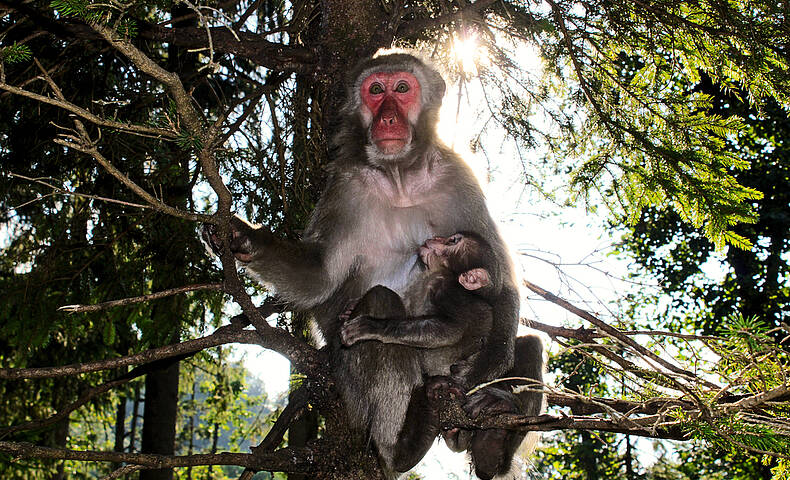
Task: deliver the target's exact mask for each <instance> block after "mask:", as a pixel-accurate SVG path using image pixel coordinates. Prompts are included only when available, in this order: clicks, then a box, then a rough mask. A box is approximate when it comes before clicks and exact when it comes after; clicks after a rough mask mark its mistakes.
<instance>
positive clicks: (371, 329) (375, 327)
mask: <svg viewBox="0 0 790 480" xmlns="http://www.w3.org/2000/svg"><path fill="white" fill-rule="evenodd" d="M382 328H383V325H382V321H381V320H378V319H375V318H371V317H369V316H367V315H360V316H358V317H354V318H352V319H351V320H349V321H347V322H346V323H344V324H343V326H342V327H340V340H341V341H342V342H343V345H345V346H347V347H350V346H351V345H353V344H355V343H357V342H361V341H362V340H379V339H380V338H381V337H380V335H379V332H381V331H382Z"/></svg>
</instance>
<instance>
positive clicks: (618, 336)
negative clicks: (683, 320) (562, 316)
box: [523, 280, 721, 390]
mask: <svg viewBox="0 0 790 480" xmlns="http://www.w3.org/2000/svg"><path fill="white" fill-rule="evenodd" d="M523 284H524V286H526V287H527V288H529V289H530V290H532V291H533V292H535V293H537V294H538V295H540V296H541V297H543V298H545V299H546V300H548V301H550V302H552V303H554V304H556V305H559V306H560V307H562V308H564V309H565V310H568V311H569V312H572V313H574V314H576V315H578V316H579V317H581V318H583V319H585V320H587V321H588V322H590V323H592V324H593V325H595V326H596V327H598V328H599V329H600V330H601V331H602V332H604V333H606V334H607V335H608V336H609V337H611V338H613V339H615V340H617V341H619V342H620V343H622V344H623V345H626V346H628V347H631V348H633V349H634V350H635V351H636V352H637V353H639V354H640V355H642V356H643V357H645V358H646V359H649V360H651V361H653V362H655V363H656V364H658V365H661V366H662V367H664V368H666V369H667V370H669V371H670V372H672V373H675V374H677V375H679V376H681V377H683V378H685V379H687V380H690V381H693V382H695V383H696V382H699V384H702V385H705V386H706V387H708V388H711V389H715V390H719V389H721V387H720V386H718V385H716V384H714V383H712V382H710V381H708V380H704V379H701V378H699V377H697V376H696V375H694V374H693V373H691V372H689V371H688V370H684V369H682V368H680V367H678V366H677V365H673V364H672V363H669V362H668V361H666V360H664V359H663V358H661V357H659V356H658V355H656V354H655V353H653V352H651V351H650V350H648V349H647V348H645V347H644V346H642V345H640V344H638V343H636V342H635V341H634V340H633V339H631V338H629V337H628V336H627V335H624V334H623V333H622V332H621V331H619V330H618V329H616V328H614V327H611V326H609V325H607V324H606V323H605V322H603V321H602V320H601V319H599V318H598V317H596V316H594V315H592V314H591V313H589V312H586V311H584V310H582V309H580V308H578V307H576V306H575V305H573V304H571V303H570V302H568V301H566V300H563V299H562V298H560V297H558V296H556V295H554V294H553V293H550V292H548V291H546V290H544V289H542V288H540V287H539V286H537V285H535V284H533V283H531V282H529V281H527V280H523Z"/></svg>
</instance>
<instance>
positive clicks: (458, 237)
mask: <svg viewBox="0 0 790 480" xmlns="http://www.w3.org/2000/svg"><path fill="white" fill-rule="evenodd" d="M462 238H464V237H463V235H461V234H460V233H456V234H455V235H453V236H452V237H450V238H448V239H447V245H455V244H456V243H458V242H460V241H461V239H462Z"/></svg>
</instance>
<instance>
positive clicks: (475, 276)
mask: <svg viewBox="0 0 790 480" xmlns="http://www.w3.org/2000/svg"><path fill="white" fill-rule="evenodd" d="M458 283H460V284H461V286H462V287H464V288H465V289H467V290H477V289H478V288H483V287H485V286H487V285H489V284H490V283H491V277H489V276H488V270H486V269H485V268H473V269H471V270H467V271H466V272H464V273H462V274H460V275H458Z"/></svg>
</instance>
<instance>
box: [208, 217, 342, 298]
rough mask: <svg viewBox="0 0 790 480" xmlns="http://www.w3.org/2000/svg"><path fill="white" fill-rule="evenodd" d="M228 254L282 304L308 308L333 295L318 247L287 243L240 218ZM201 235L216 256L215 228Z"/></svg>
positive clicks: (314, 244)
mask: <svg viewBox="0 0 790 480" xmlns="http://www.w3.org/2000/svg"><path fill="white" fill-rule="evenodd" d="M231 228H232V237H231V239H230V250H231V252H232V253H233V255H234V256H235V257H236V260H238V262H239V264H240V265H241V266H243V267H245V268H246V269H247V271H248V272H249V273H250V274H251V275H252V276H253V277H254V278H255V279H256V280H258V281H260V282H261V283H264V284H268V285H271V286H272V287H274V289H275V290H276V292H277V294H278V295H279V296H280V297H281V298H282V299H283V300H285V301H287V302H289V303H293V304H294V305H296V306H299V307H304V308H306V307H310V306H313V305H315V304H316V303H318V302H320V301H321V300H323V299H324V298H325V297H326V296H327V295H328V294H329V293H331V291H332V286H331V285H330V282H329V278H328V277H329V275H328V274H327V272H326V269H325V268H324V264H323V258H322V256H323V251H322V248H321V246H320V245H319V244H317V243H310V242H294V241H287V240H283V239H281V238H278V237H276V236H275V235H273V234H272V233H271V232H269V231H267V230H266V229H265V228H263V227H261V226H254V225H250V224H249V223H247V222H246V221H244V220H242V219H241V218H239V217H233V219H232V221H231ZM201 235H202V237H203V240H204V241H205V242H206V244H208V246H209V247H210V248H211V250H212V251H213V252H214V253H215V254H217V253H218V252H219V250H220V244H221V239H220V238H219V234H218V233H217V229H216V227H215V226H214V225H204V226H203V229H202V232H201Z"/></svg>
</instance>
